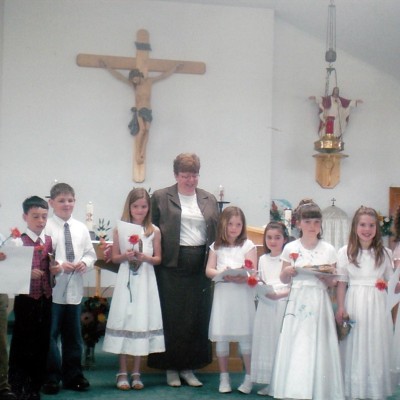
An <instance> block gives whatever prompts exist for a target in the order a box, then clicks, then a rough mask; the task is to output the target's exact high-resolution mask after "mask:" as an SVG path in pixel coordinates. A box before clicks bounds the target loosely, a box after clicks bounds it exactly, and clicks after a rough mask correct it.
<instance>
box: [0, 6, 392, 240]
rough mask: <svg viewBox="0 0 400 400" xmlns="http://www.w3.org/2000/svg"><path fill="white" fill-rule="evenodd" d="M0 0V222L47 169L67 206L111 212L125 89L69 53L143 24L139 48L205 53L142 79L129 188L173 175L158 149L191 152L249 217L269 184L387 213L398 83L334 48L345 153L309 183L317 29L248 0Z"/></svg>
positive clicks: (318, 82) (260, 211)
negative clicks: (191, 0) (147, 120)
mask: <svg viewBox="0 0 400 400" xmlns="http://www.w3.org/2000/svg"><path fill="white" fill-rule="evenodd" d="M3 3H4V5H5V7H4V18H3V19H4V23H3V24H2V27H3V29H4V35H3V40H2V47H3V58H2V65H1V67H2V70H3V71H2V78H1V81H0V85H1V86H0V87H1V88H2V89H1V92H0V96H1V97H0V98H1V103H0V121H1V122H0V123H1V125H0V168H1V171H2V173H1V174H0V203H1V204H2V207H1V208H0V230H1V231H3V232H5V231H7V229H8V228H9V227H12V226H15V225H18V226H19V227H23V223H22V219H21V217H20V215H21V202H22V200H23V199H24V198H25V197H27V196H29V195H32V194H38V195H42V196H45V195H47V194H48V191H49V189H50V185H51V183H52V182H53V180H54V179H58V180H59V181H67V182H69V183H71V184H72V185H73V186H74V187H75V189H76V191H77V205H76V213H75V215H76V217H78V218H79V219H83V218H84V214H85V206H86V203H87V202H88V201H93V203H94V210H95V219H98V218H106V219H110V220H111V221H112V222H114V221H115V219H117V218H118V217H119V215H120V213H121V209H122V206H123V202H124V199H125V196H126V194H127V192H128V191H129V190H130V188H131V187H132V185H133V183H132V181H131V157H132V138H131V137H130V136H129V133H128V130H127V124H128V122H129V119H130V112H129V109H130V107H131V106H132V105H133V93H132V91H131V89H130V88H129V87H125V86H124V85H123V84H122V83H120V82H118V81H116V80H114V79H113V78H112V77H111V76H109V75H108V74H107V73H106V72H105V71H103V70H100V69H91V68H80V67H77V66H76V64H75V57H76V55H77V54H78V53H94V54H106V55H121V56H129V55H134V40H135V34H136V31H137V30H138V29H140V28H146V29H148V30H149V32H150V35H151V36H150V39H151V44H152V48H153V52H152V57H153V58H167V59H182V60H193V61H203V62H205V63H206V64H207V72H206V74H205V75H203V76H194V75H192V76H191V75H178V74H177V75H175V76H173V77H171V78H169V79H168V80H166V81H162V82H159V83H157V84H156V86H154V91H153V110H154V118H155V119H154V123H153V124H152V128H151V139H150V143H149V146H148V157H147V179H146V181H145V182H144V185H143V186H144V187H146V188H149V187H151V188H152V190H154V189H156V188H159V187H163V186H166V185H169V184H172V183H173V182H174V180H173V175H172V160H173V158H174V157H175V156H176V154H178V153H179V152H181V151H195V152H197V153H198V154H199V155H200V157H201V160H202V165H203V166H202V169H201V181H200V183H201V187H203V188H205V189H208V190H210V191H212V192H216V191H217V188H218V186H219V185H220V184H223V185H224V186H225V189H226V199H227V200H230V201H231V202H232V203H234V204H237V205H239V206H241V207H242V208H243V209H244V211H245V213H246V215H247V217H248V222H249V223H250V224H252V225H262V224H264V223H266V222H267V219H268V217H269V206H270V199H271V198H285V199H287V200H289V201H290V202H291V203H292V204H293V205H296V204H297V202H298V201H299V200H300V199H301V198H303V197H313V198H314V199H315V201H317V202H318V203H319V204H320V205H321V207H322V208H325V207H327V206H329V205H330V204H331V203H330V199H331V198H332V197H335V198H336V199H337V202H336V204H337V206H339V207H340V208H342V209H343V210H344V211H346V213H348V215H349V216H351V215H352V214H353V212H354V211H355V209H356V208H357V207H358V206H360V205H361V204H364V205H370V206H372V207H375V208H376V209H377V210H378V211H381V212H382V213H386V212H387V210H388V190H389V189H388V188H389V187H390V186H400V178H399V177H398V174H397V168H396V166H397V153H398V149H399V148H400V146H399V145H400V143H399V141H400V135H399V134H398V126H399V125H400V123H399V122H400V121H399V118H400V117H399V113H398V110H397V105H398V104H399V96H400V94H399V93H400V90H399V89H400V88H399V82H398V81H396V80H394V79H393V78H391V77H390V76H388V75H385V74H383V73H381V72H380V71H378V70H376V69H374V68H372V67H371V66H369V65H366V64H365V63H363V62H360V61H359V60H357V59H355V58H354V57H352V56H351V55H349V54H345V53H343V52H342V51H341V50H340V47H339V48H338V49H337V53H338V60H337V62H336V68H337V71H338V79H339V86H340V88H341V94H342V95H343V96H344V97H347V98H353V99H354V98H358V99H363V100H364V104H362V105H361V106H360V107H359V108H357V109H355V110H353V112H352V114H351V117H350V124H349V126H348V129H347V131H346V133H345V137H344V141H345V154H347V155H349V157H348V158H346V159H345V160H343V161H342V167H341V181H340V183H339V185H338V186H337V187H335V188H334V189H322V188H321V187H320V186H319V185H318V183H317V182H315V178H314V177H315V160H314V159H313V157H312V155H313V154H315V153H316V152H315V151H314V150H313V143H314V141H315V140H317V133H316V132H317V126H318V115H317V106H316V104H314V103H313V102H311V101H310V100H308V96H310V95H322V94H323V92H324V85H325V68H326V63H325V61H324V54H325V39H324V38H321V40H317V39H315V38H314V37H311V36H309V35H307V34H305V33H303V32H301V31H299V30H297V29H295V28H294V27H293V26H291V25H288V24H287V23H285V22H284V21H282V20H281V19H279V18H276V19H274V15H273V13H272V12H271V11H269V10H264V9H257V8H238V7H223V6H212V5H201V4H197V5H193V4H178V3H174V2H159V1H151V2H150V1H144V0H113V1H111V0H101V1H100V0H57V1H54V0H36V1H34V2H32V1H30V0H5V1H3V0H0V6H1V5H3ZM0 10H1V7H0ZM0 16H1V14H0ZM0 39H1V36H0ZM0 57H1V56H0ZM0 60H1V58H0ZM271 151H272V156H271Z"/></svg>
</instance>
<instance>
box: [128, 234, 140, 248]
mask: <svg viewBox="0 0 400 400" xmlns="http://www.w3.org/2000/svg"><path fill="white" fill-rule="evenodd" d="M139 240H140V237H139V235H131V236H129V243H130V244H132V245H133V246H134V245H135V244H137V243H139Z"/></svg>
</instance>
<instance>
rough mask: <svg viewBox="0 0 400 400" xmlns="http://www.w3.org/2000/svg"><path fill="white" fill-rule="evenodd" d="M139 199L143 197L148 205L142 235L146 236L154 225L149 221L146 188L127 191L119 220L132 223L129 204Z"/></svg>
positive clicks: (152, 229)
mask: <svg viewBox="0 0 400 400" xmlns="http://www.w3.org/2000/svg"><path fill="white" fill-rule="evenodd" d="M139 199H145V200H146V202H147V205H148V206H149V211H148V212H147V215H146V217H145V218H144V220H143V228H144V235H145V236H146V237H148V236H150V235H151V234H152V233H153V232H154V226H153V224H152V223H151V206H150V196H149V194H148V193H147V190H146V189H143V188H134V189H132V190H131V191H130V192H129V193H128V196H127V197H126V200H125V205H124V210H123V211H122V216H121V220H122V221H125V222H130V223H134V221H133V218H132V215H131V204H132V203H134V202H135V201H136V200H139Z"/></svg>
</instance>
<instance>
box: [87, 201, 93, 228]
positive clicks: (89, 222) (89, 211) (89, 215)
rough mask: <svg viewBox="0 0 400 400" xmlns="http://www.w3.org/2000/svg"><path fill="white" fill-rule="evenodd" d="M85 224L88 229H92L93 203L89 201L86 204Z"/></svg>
mask: <svg viewBox="0 0 400 400" xmlns="http://www.w3.org/2000/svg"><path fill="white" fill-rule="evenodd" d="M86 226H87V228H88V229H89V231H92V230H93V203H92V202H91V201H89V203H87V204H86Z"/></svg>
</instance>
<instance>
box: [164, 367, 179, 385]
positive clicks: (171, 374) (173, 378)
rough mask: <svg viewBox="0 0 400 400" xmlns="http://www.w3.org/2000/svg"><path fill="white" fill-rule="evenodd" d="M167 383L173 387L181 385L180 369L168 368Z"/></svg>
mask: <svg viewBox="0 0 400 400" xmlns="http://www.w3.org/2000/svg"><path fill="white" fill-rule="evenodd" d="M167 384H168V385H169V386H172V387H179V386H181V380H180V379H179V374H178V371H175V370H172V369H167Z"/></svg>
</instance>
